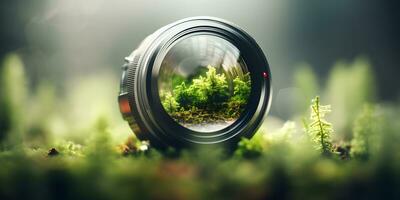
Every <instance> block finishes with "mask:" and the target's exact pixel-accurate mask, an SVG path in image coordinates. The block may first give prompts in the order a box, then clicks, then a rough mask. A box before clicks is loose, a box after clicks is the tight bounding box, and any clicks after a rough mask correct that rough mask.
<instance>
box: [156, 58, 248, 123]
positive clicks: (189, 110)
mask: <svg viewBox="0 0 400 200" xmlns="http://www.w3.org/2000/svg"><path fill="white" fill-rule="evenodd" d="M207 69H208V71H206V72H205V74H204V76H203V75H199V76H198V77H194V78H193V79H192V80H189V81H182V82H181V83H180V84H177V85H176V86H175V87H174V89H173V92H172V93H171V92H164V93H162V95H161V100H162V105H163V106H164V109H165V110H166V111H167V112H168V113H169V114H170V115H171V117H172V118H174V119H175V120H176V121H178V122H181V123H184V124H187V123H190V124H200V123H207V122H218V121H230V120H233V119H235V118H237V117H238V116H239V115H240V113H241V112H242V111H243V109H244V106H245V105H246V103H247V100H248V98H249V95H250V90H251V83H250V77H249V74H246V75H244V76H243V77H239V76H237V77H235V78H234V79H233V89H232V91H231V90H230V89H229V85H228V82H227V80H226V76H225V74H219V73H217V70H216V68H215V67H212V66H208V67H207ZM175 82H176V81H175Z"/></svg>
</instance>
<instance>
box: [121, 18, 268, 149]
mask: <svg viewBox="0 0 400 200" xmlns="http://www.w3.org/2000/svg"><path fill="white" fill-rule="evenodd" d="M194 35H213V36H217V37H220V38H222V39H224V40H227V41H228V42H230V43H231V44H233V45H234V46H236V47H237V48H238V49H239V51H240V55H241V57H242V58H243V60H244V62H245V64H246V65H247V68H248V70H249V72H250V78H251V93H250V97H249V100H248V102H247V105H246V107H245V109H244V111H243V112H242V114H241V115H240V117H239V118H238V119H237V120H235V122H233V123H232V124H231V125H229V126H227V127H225V128H223V129H220V130H218V131H215V132H197V131H194V130H191V129H189V128H185V127H184V126H182V125H180V124H179V123H177V122H176V121H174V119H172V117H171V116H170V115H169V114H168V113H167V112H166V111H165V109H164V107H163V106H162V104H161V99H160V96H159V90H158V75H159V72H160V69H161V64H162V61H163V59H164V57H165V55H166V54H167V53H168V50H169V49H170V48H171V47H173V45H174V44H176V42H177V41H180V40H182V38H187V37H191V36H194ZM127 60H128V69H127V72H126V75H125V77H126V79H125V82H124V81H122V84H121V85H123V86H121V87H124V86H125V87H124V90H125V91H127V94H126V96H127V98H128V101H129V105H130V107H131V108H133V109H131V110H132V113H131V116H128V117H125V118H129V117H130V118H131V119H130V120H128V122H129V121H130V124H131V127H132V126H134V127H132V129H134V131H135V134H136V135H137V136H138V137H139V139H146V140H150V142H151V144H152V145H155V146H169V145H172V146H174V147H178V148H179V147H188V146H193V145H198V144H208V145H212V144H227V145H232V144H236V142H237V141H239V140H240V138H241V137H246V138H250V137H251V136H253V135H254V134H255V131H256V130H257V129H258V127H259V126H260V125H261V122H262V120H263V118H264V117H265V115H266V113H267V112H268V109H269V106H270V103H271V100H270V99H271V95H272V89H271V72H270V69H269V64H268V62H267V59H266V58H265V55H264V53H263V52H262V50H261V48H260V47H259V46H258V44H257V43H256V42H255V40H254V39H253V38H252V37H251V36H249V35H248V34H247V33H246V32H244V31H243V30H242V29H240V28H238V27H237V26H235V25H233V24H231V23H229V22H226V21H224V20H221V19H217V18H211V17H196V18H189V19H184V20H181V21H178V22H176V23H174V24H171V25H168V26H166V27H164V28H161V29H160V30H158V31H157V32H155V33H154V34H152V35H150V36H149V37H148V38H146V39H145V40H144V42H143V43H142V44H141V45H140V46H139V48H138V49H137V50H135V51H134V53H132V54H131V56H130V57H128V59H127ZM265 72H266V73H267V74H268V78H265V77H264V76H263V73H265ZM121 90H122V89H121Z"/></svg>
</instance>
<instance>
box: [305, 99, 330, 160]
mask: <svg viewBox="0 0 400 200" xmlns="http://www.w3.org/2000/svg"><path fill="white" fill-rule="evenodd" d="M329 112H331V107H330V105H326V106H322V105H320V99H319V96H317V97H315V99H313V100H312V104H311V123H310V124H309V125H308V128H307V132H308V134H309V135H310V136H311V138H312V140H313V141H314V142H315V144H316V148H317V149H318V150H320V151H321V153H322V154H323V155H330V154H331V153H332V152H333V145H332V141H331V135H332V133H333V128H332V124H331V123H329V122H327V121H326V120H325V115H326V114H327V113H329Z"/></svg>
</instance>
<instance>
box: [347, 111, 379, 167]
mask: <svg viewBox="0 0 400 200" xmlns="http://www.w3.org/2000/svg"><path fill="white" fill-rule="evenodd" d="M374 113H375V108H374V107H373V106H371V105H365V106H364V109H363V110H362V112H361V113H360V114H359V115H358V117H357V119H356V120H355V122H354V127H353V139H352V140H351V151H350V154H351V156H352V157H354V158H357V159H362V160H366V159H368V158H369V157H370V155H371V151H372V148H373V146H376V145H374V142H375V144H376V143H377V141H376V140H375V141H374V140H373V139H374V138H376V135H377V128H378V127H377V123H378V119H377V118H376V116H375V115H374Z"/></svg>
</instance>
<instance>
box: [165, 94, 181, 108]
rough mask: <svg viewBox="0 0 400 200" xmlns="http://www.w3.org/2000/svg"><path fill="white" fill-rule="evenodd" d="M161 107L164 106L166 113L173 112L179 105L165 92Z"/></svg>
mask: <svg viewBox="0 0 400 200" xmlns="http://www.w3.org/2000/svg"><path fill="white" fill-rule="evenodd" d="M162 105H163V106H164V108H165V110H166V111H167V112H175V111H177V110H178V108H179V103H178V102H177V101H176V99H175V98H174V97H173V96H172V94H171V93H170V92H167V93H166V94H165V96H164V100H163V101H162Z"/></svg>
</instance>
